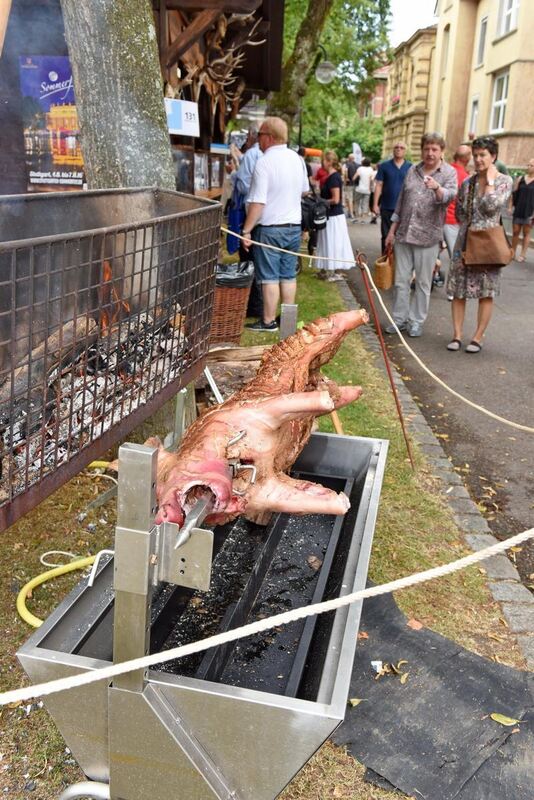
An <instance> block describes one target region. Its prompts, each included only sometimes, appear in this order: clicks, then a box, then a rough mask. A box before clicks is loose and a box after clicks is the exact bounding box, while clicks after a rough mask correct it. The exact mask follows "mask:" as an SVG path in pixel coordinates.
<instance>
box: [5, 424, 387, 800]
mask: <svg viewBox="0 0 534 800" xmlns="http://www.w3.org/2000/svg"><path fill="white" fill-rule="evenodd" d="M125 447H126V450H125V449H124V448H121V454H122V455H121V458H122V459H123V462H124V463H123V467H124V466H125V467H126V468H125V469H122V470H121V472H122V474H121V479H120V485H119V508H118V512H119V513H118V527H117V533H116V541H115V557H114V559H110V560H109V561H108V562H107V563H104V562H103V561H102V562H101V565H100V568H99V570H98V573H97V576H96V579H95V582H94V585H93V586H92V587H91V588H89V587H88V581H87V579H84V580H82V581H81V583H80V584H79V585H78V586H77V587H76V588H75V589H74V590H73V591H72V592H71V594H70V595H69V596H68V597H67V598H66V599H65V600H64V601H63V602H62V603H61V605H60V606H59V607H58V608H57V609H56V610H55V611H54V612H53V614H52V615H51V616H50V617H49V618H48V619H47V620H46V621H45V623H44V624H43V625H42V627H41V628H39V629H38V630H37V631H36V632H35V633H34V634H33V635H32V636H31V638H30V639H29V640H28V642H27V643H26V644H25V645H24V646H23V647H22V648H21V650H20V651H19V653H18V656H19V659H20V661H21V663H22V665H23V667H24V669H25V670H26V672H27V673H28V675H29V677H30V679H31V680H32V681H35V682H40V681H45V680H50V679H54V678H60V677H66V676H68V675H73V674H76V673H78V672H80V671H87V670H94V669H96V668H98V667H102V666H105V665H108V664H109V663H110V662H111V661H112V660H115V661H121V660H124V659H125V658H129V657H133V656H134V655H140V654H142V653H143V652H149V651H150V652H158V650H159V649H161V648H162V647H163V648H165V647H169V646H172V645H173V644H174V643H176V641H173V640H172V636H171V637H170V638H169V639H168V634H169V631H168V620H169V618H170V617H171V616H172V614H173V613H174V615H175V617H176V612H177V610H178V611H180V609H182V610H183V611H182V612H181V617H180V619H183V618H184V617H187V615H188V614H189V616H191V613H190V612H191V605H193V607H197V605H198V602H202V601H201V599H200V600H199V598H202V597H203V595H202V594H201V593H200V594H199V593H198V592H197V593H196V595H195V598H196V602H195V603H191V597H192V595H193V590H192V589H185V588H183V586H181V587H178V588H177V587H175V586H172V585H171V584H168V583H165V584H164V585H163V584H162V583H161V582H160V581H159V577H158V575H159V574H162V573H158V570H162V569H163V565H162V555H161V554H162V553H163V552H164V549H165V548H164V547H163V545H162V541H161V540H162V536H163V535H164V532H162V530H161V529H155V528H154V527H153V526H152V518H153V513H154V512H153V508H154V495H153V479H154V471H153V470H154V467H155V452H154V451H151V450H149V449H148V448H142V447H141V446H129V445H127V446H125ZM128 448H130V449H128ZM386 452H387V443H386V442H384V441H382V440H378V439H365V438H356V437H347V436H333V435H327V434H314V435H313V436H312V438H311V440H310V442H309V443H308V445H307V446H306V448H305V449H304V451H303V452H302V454H301V456H300V458H299V460H298V462H297V464H296V465H295V467H294V473H295V474H303V475H306V477H308V478H310V479H312V480H317V481H320V482H321V483H325V484H328V485H330V486H332V487H334V488H338V489H344V490H345V491H346V492H347V494H348V495H349V497H350V499H351V509H350V511H349V512H348V513H347V515H346V516H345V517H344V518H340V517H331V516H323V517H321V516H320V515H312V516H310V517H292V516H288V515H277V516H276V518H275V519H274V520H273V522H272V523H271V525H270V526H268V527H267V529H261V531H258V530H255V531H248V532H247V529H246V528H245V529H244V530H245V536H246V537H247V538H246V539H242V540H241V541H240V543H239V544H238V545H237V546H236V547H235V551H236V552H239V553H241V551H243V550H246V549H247V546H248V544H249V543H250V542H252V541H255V542H257V543H258V546H257V547H256V550H255V551H254V552H253V563H252V564H251V565H250V569H249V571H248V577H247V576H245V579H244V580H243V586H242V587H241V589H240V596H239V598H238V599H237V600H236V598H235V597H231V598H230V600H229V602H228V605H227V607H226V608H225V609H223V612H222V614H221V619H220V620H217V621H216V622H215V629H224V628H233V627H238V626H239V625H240V624H242V623H243V622H245V621H251V620H252V619H254V617H258V616H264V615H265V610H266V609H269V608H271V610H272V611H273V612H274V611H277V610H279V608H280V606H278V607H277V603H278V601H280V603H281V606H282V607H283V608H285V609H286V608H289V607H291V605H302V604H303V602H304V604H307V603H310V602H316V601H318V600H320V599H327V598H331V597H336V596H340V595H344V594H347V593H350V592H353V591H356V590H358V589H362V588H363V587H364V586H365V583H366V577H367V569H368V563H369V557H370V552H371V544H372V540H373V535H374V529H375V521H376V515H377V511H378V504H379V497H380V491H381V484H382V478H383V473H384V468H385V461H386ZM237 524H238V526H239V525H240V524H241V525H244V524H245V523H239V522H238V523H237ZM247 524H248V523H247ZM318 525H319V527H317V526H318ZM220 533H221V532H220V531H219V529H215V531H214V536H215V542H216V544H215V550H216V551H217V550H218V552H217V555H216V556H215V558H214V561H213V565H212V585H213V584H217V580H218V578H224V577H228V576H225V575H222V574H221V575H219V576H218V575H217V570H218V569H219V570H220V571H221V572H225V571H226V570H228V569H229V567H228V566H226V567H224V566H222V567H221V566H220V564H221V563H222V564H224V559H223V560H222V562H221V558H222V554H223V553H224V549H225V546H227V543H228V541H229V540H230V539H231V538H232V536H234V535H235V534H234V533H232V534H231V535H229V534H228V530H227V529H225V530H223V531H222V534H221V536H219V534H220ZM193 534H194V535H196V534H197V531H193ZM198 535H199V536H200V538H202V535H203V532H202V531H200V532H199V534H198ZM209 536H211V533H210V534H209ZM218 537H219V538H220V539H222V544H221V545H220V549H218V547H219V545H217V539H218ZM192 540H194V536H193V537H192ZM192 540H190V542H191V541H192ZM250 549H251V552H252V551H253V550H254V548H253V547H252V545H251V546H250ZM193 550H194V546H193ZM181 552H182V551H181V550H180V548H178V549H177V550H175V552H174V554H171V557H172V558H174V560H175V573H176V577H175V580H174V581H173V583H177V584H180V583H185V584H186V585H189V586H191V585H193V586H194V585H201V584H202V583H203V582H204V581H205V579H206V574H205V569H204V572H203V574H200V573H202V570H200V573H199V571H198V567H199V566H202V565H199V562H200V561H201V560H202V557H201V556H199V555H198V552H199V551H197V555H195V553H194V552H193V553H191V552H189V554H188V556H187V558H185V557H182V558H180V553H181ZM307 553H311V554H316V555H317V554H319V556H320V558H319V559H318V561H317V560H316V561H315V563H314V564H313V568H312V566H310V561H309V559H306V554H307ZM154 554H158V555H154ZM184 556H185V551H184ZM197 556H198V557H197ZM299 564H300V567H299ZM205 566H206V565H205V564H204V568H205ZM168 567H169V563H167V567H166V568H168ZM299 569H300V570H301V572H302V575H303V576H304V579H302V576H299V575H298V571H299ZM241 571H242V569H241V567H240V568H239V570H238V572H239V574H237V573H236V577H235V579H234V578H231V579H230V580H229V581H227V583H230V584H233V583H236V582H238V580H239V579H240V578H242V577H243V576H241V574H240V573H241ZM208 572H209V565H208ZM113 573H115V575H114V576H113ZM168 577H169V576H168V575H167V578H168ZM292 585H294V586H297V590H296V592H295V593H294V594H293V595H291V593H290V592H289V587H290V586H292ZM306 592H307V593H308V594H307V595H306ZM207 596H208V595H206V597H207ZM303 597H304V600H303ZM206 602H207V601H206ZM269 604H271V605H269ZM360 613H361V603H355V604H353V605H352V606H350V607H345V608H342V609H339V610H338V611H337V612H335V613H328V614H323V615H321V616H319V617H312V618H309V619H307V620H305V621H301V622H296V623H292V624H291V625H289V626H285V627H284V628H283V629H281V630H278V631H272V632H269V633H268V634H266V635H264V636H263V639H261V640H260V639H257V640H255V641H254V642H251V641H250V640H241V641H240V642H238V643H237V644H236V645H235V646H233V645H232V646H226V647H225V648H221V649H212V650H210V651H206V653H204V654H202V655H203V657H202V658H201V659H200V660H199V661H197V662H193V663H191V662H189V663H187V660H182V661H181V662H176V663H174V664H172V665H170V664H165V665H162V666H161V667H160V669H158V670H150V671H148V673H147V674H143V673H131V674H128V675H123V676H120V677H119V678H118V679H117V680H116V681H115V682H114V683H113V684H112V685H111V686H108V684H107V683H105V682H97V683H95V684H92V685H91V686H88V687H85V688H81V689H76V690H69V691H67V692H63V693H60V694H57V695H52V696H50V697H48V698H47V699H46V706H47V708H48V710H49V712H50V713H51V715H52V716H53V718H54V720H55V722H56V723H57V725H58V727H59V729H60V731H61V733H62V735H63V737H64V738H65V741H66V743H67V744H68V746H69V748H70V749H71V751H72V753H73V755H74V757H75V758H76V760H77V761H78V763H79V764H80V766H81V768H82V770H83V771H84V773H85V774H86V776H87V777H88V778H89V779H90V780H92V781H97V782H99V787H98V792H97V791H96V789H95V794H94V795H93V796H95V797H101V796H103V795H102V794H101V793H99V792H102V786H101V784H108V785H109V796H110V798H111V799H112V800H169V798H173V800H213V799H214V798H217V799H218V800H222V798H228V799H229V798H233V799H234V800H271V799H272V798H274V797H276V796H277V795H278V794H279V793H280V792H281V791H282V789H283V788H284V787H285V786H286V785H287V783H288V782H289V781H290V780H291V779H292V778H293V777H294V775H295V774H296V773H297V772H298V771H299V769H300V768H301V767H302V766H303V765H304V764H305V763H306V762H307V761H308V760H309V758H310V757H311V756H312V755H313V753H314V752H315V751H316V750H317V749H318V748H319V747H320V746H321V744H322V743H323V742H324V741H325V740H326V739H327V738H328V736H329V735H330V734H331V733H332V732H333V731H334V730H335V728H336V727H337V726H338V725H339V724H340V723H341V722H342V720H343V718H344V715H345V710H346V704H347V697H348V691H349V685H350V678H351V672H352V665H353V658H354V651H355V648H356V642H357V632H358V626H359V620H360ZM175 617H174V619H173V621H174V622H176V619H175ZM193 618H194V617H193ZM201 619H202V617H201V616H200V615H199V622H200V621H201ZM210 632H211V631H210V630H209V629H207V630H206V628H204V627H201V626H200V625H199V626H198V628H197V629H196V632H195V629H194V630H193V634H192V636H191V634H190V638H193V639H194V638H204V637H205V636H206V635H208V634H209V633H210ZM166 640H167V643H166V644H165V641H166ZM181 640H182V641H183V637H182V639H181ZM277 654H278V655H277ZM277 659H280V660H277ZM169 669H172V672H169V671H168V670H169ZM69 796H73V797H74V796H76V797H78V796H85V795H78V794H72V795H69Z"/></svg>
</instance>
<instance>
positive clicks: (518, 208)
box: [512, 158, 534, 261]
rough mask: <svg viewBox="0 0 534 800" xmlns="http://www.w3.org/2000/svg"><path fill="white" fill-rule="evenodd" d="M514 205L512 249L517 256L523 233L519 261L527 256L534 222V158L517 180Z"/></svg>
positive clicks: (513, 194)
mask: <svg viewBox="0 0 534 800" xmlns="http://www.w3.org/2000/svg"><path fill="white" fill-rule="evenodd" d="M512 205H513V216H512V249H513V251H514V258H515V256H516V251H517V246H518V244H519V239H520V238H521V234H523V244H522V246H521V254H520V255H519V256H518V258H517V261H524V260H525V259H526V257H527V253H528V246H529V244H530V232H531V230H532V223H533V222H534V219H533V217H534V158H531V159H530V161H529V162H528V164H527V172H526V174H525V175H522V176H521V177H520V178H518V179H517V180H516V184H515V189H514V191H513V193H512Z"/></svg>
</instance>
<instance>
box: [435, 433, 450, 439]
mask: <svg viewBox="0 0 534 800" xmlns="http://www.w3.org/2000/svg"><path fill="white" fill-rule="evenodd" d="M436 436H437V438H438V439H448V438H449V434H448V433H436Z"/></svg>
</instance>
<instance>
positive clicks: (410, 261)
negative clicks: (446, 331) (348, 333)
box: [385, 132, 458, 336]
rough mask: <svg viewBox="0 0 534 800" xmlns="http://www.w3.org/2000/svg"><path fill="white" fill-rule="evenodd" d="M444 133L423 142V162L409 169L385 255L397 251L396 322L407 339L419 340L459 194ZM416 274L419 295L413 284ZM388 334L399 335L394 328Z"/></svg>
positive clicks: (429, 134)
mask: <svg viewBox="0 0 534 800" xmlns="http://www.w3.org/2000/svg"><path fill="white" fill-rule="evenodd" d="M444 149H445V140H444V139H443V136H442V135H441V134H440V133H436V132H434V133H425V134H424V135H423V136H422V139H421V151H422V160H421V161H420V162H419V163H418V164H415V165H414V166H412V167H410V169H409V171H408V173H407V175H406V178H405V179H404V183H403V185H402V189H401V191H400V194H399V198H398V200H397V205H396V207H395V211H394V213H393V216H392V218H391V220H392V221H391V228H390V229H389V233H388V235H387V237H386V250H387V249H389V248H390V247H394V250H395V295H394V301H393V313H392V316H393V319H394V320H395V323H396V324H397V327H398V328H399V329H400V330H406V329H407V330H408V336H421V335H422V333H423V325H424V323H425V320H426V317H427V314H428V306H429V302H430V291H431V286H432V274H433V271H434V265H435V263H436V258H437V256H438V252H439V247H440V244H441V237H442V235H443V220H444V218H445V210H446V208H447V205H448V204H449V203H450V202H451V200H452V199H453V198H454V197H455V196H456V193H457V191H458V187H457V180H456V171H455V170H454V169H453V167H451V166H450V164H447V163H446V162H445V161H444V159H443V151H444ZM413 273H415V292H414V295H413V298H412V299H411V301H410V283H411V280H412V274H413ZM385 330H386V333H395V332H396V331H395V327H394V326H393V325H390V326H388V327H387V328H386V329H385Z"/></svg>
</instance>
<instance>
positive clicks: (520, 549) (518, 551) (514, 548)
mask: <svg viewBox="0 0 534 800" xmlns="http://www.w3.org/2000/svg"><path fill="white" fill-rule="evenodd" d="M509 549H510V550H511V551H512V553H520V552H521V551H522V549H523V548H522V547H510V548H509Z"/></svg>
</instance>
